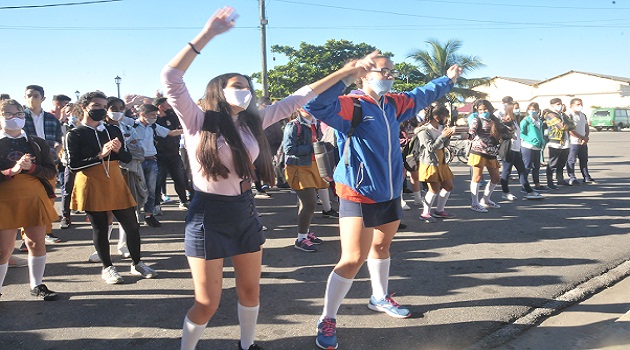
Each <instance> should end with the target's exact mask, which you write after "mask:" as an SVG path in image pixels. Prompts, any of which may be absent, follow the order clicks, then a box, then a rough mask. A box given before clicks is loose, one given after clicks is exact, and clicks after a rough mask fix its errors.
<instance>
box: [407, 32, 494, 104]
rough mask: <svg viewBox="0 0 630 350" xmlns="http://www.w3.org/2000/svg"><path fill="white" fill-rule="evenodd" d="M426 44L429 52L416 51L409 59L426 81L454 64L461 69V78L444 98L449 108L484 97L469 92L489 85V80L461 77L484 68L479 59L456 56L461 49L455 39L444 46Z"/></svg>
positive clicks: (429, 42) (458, 41)
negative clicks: (455, 103)
mask: <svg viewBox="0 0 630 350" xmlns="http://www.w3.org/2000/svg"><path fill="white" fill-rule="evenodd" d="M426 43H427V44H429V46H430V49H429V50H416V51H415V52H413V53H412V54H411V55H409V57H411V58H413V59H414V60H416V62H418V64H419V66H420V68H421V71H422V72H423V73H424V75H425V77H426V80H427V81H429V80H432V79H435V78H438V77H441V76H443V75H444V74H446V71H447V70H448V68H449V67H450V66H452V65H454V64H457V65H459V66H460V67H462V68H463V71H464V72H463V74H462V77H460V78H459V79H458V80H457V84H456V85H455V87H454V88H453V91H452V92H451V93H449V94H448V95H446V96H445V99H446V100H447V101H448V102H449V103H450V105H451V108H452V105H453V103H454V102H457V101H462V100H465V99H467V98H470V97H473V98H483V97H485V96H486V94H484V93H481V92H477V91H474V90H471V88H472V87H474V86H478V85H487V84H490V79H489V78H465V77H463V75H465V74H466V73H468V72H472V71H474V70H475V69H478V68H481V67H484V66H485V64H483V62H482V61H481V58H480V57H478V56H466V55H461V54H458V53H457V51H459V49H461V47H462V42H461V41H460V40H457V39H450V40H449V41H447V42H446V43H445V44H442V43H440V42H439V41H438V40H437V39H429V40H427V41H426Z"/></svg>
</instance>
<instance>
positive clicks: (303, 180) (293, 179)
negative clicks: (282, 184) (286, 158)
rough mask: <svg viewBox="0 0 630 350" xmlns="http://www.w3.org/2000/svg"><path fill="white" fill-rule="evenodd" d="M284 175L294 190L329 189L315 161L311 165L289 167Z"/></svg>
mask: <svg viewBox="0 0 630 350" xmlns="http://www.w3.org/2000/svg"><path fill="white" fill-rule="evenodd" d="M284 174H285V176H286V178H287V183H288V184H289V186H291V189H292V190H298V191H299V190H303V189H306V188H320V189H321V188H328V182H326V181H325V180H324V179H322V177H321V176H319V170H318V169H317V163H316V162H315V161H312V162H311V165H287V167H286V168H285V169H284Z"/></svg>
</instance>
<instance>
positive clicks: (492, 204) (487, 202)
mask: <svg viewBox="0 0 630 350" xmlns="http://www.w3.org/2000/svg"><path fill="white" fill-rule="evenodd" d="M479 205H481V206H482V207H484V208H486V209H487V208H494V209H499V208H501V206H500V205H498V204H497V203H495V202H493V201H491V200H490V199H488V200H485V199H483V198H482V199H481V200H480V201H479Z"/></svg>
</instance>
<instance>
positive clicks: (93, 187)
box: [70, 160, 136, 211]
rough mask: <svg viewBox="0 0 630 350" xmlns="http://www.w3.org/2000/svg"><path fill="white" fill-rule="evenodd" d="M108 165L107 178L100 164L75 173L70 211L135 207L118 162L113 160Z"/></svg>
mask: <svg viewBox="0 0 630 350" xmlns="http://www.w3.org/2000/svg"><path fill="white" fill-rule="evenodd" d="M109 163H110V164H109V177H108V176H107V172H106V171H105V167H103V165H102V164H97V165H95V166H91V167H89V168H86V169H83V170H81V171H79V172H77V174H76V177H75V179H74V190H73V191H72V199H71V201H70V208H71V209H73V210H78V211H109V210H120V209H127V208H131V207H135V206H136V201H135V200H134V199H133V196H132V195H131V191H129V186H128V185H127V182H126V181H125V179H124V177H123V175H122V171H121V170H120V167H119V166H118V161H117V160H113V161H110V162H109ZM105 166H107V163H105Z"/></svg>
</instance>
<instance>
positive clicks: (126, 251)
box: [118, 244, 131, 259]
mask: <svg viewBox="0 0 630 350" xmlns="http://www.w3.org/2000/svg"><path fill="white" fill-rule="evenodd" d="M118 253H119V254H120V256H122V257H123V259H129V258H131V253H129V248H127V245H126V244H123V245H121V246H118Z"/></svg>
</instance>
